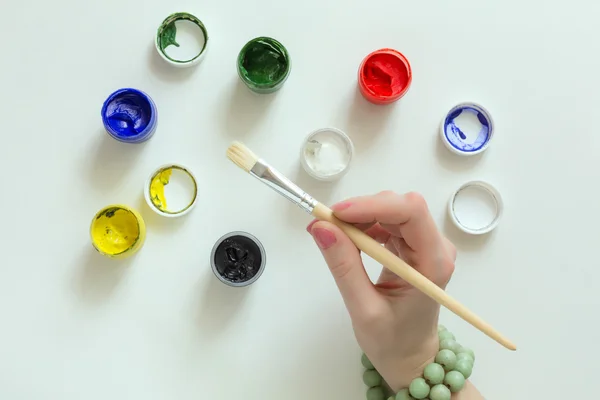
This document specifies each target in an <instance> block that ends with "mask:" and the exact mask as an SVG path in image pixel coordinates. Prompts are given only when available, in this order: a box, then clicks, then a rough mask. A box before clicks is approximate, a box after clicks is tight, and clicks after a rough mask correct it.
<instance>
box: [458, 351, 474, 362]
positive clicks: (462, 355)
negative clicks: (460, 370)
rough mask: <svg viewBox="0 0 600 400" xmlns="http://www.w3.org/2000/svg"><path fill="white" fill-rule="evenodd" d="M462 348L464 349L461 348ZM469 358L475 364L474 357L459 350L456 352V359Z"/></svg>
mask: <svg viewBox="0 0 600 400" xmlns="http://www.w3.org/2000/svg"><path fill="white" fill-rule="evenodd" d="M463 350H464V349H463ZM461 360H469V361H470V362H471V364H475V359H474V358H473V356H471V355H470V354H469V353H463V352H462V351H461V350H459V351H458V353H457V354H456V361H457V362H458V361H461Z"/></svg>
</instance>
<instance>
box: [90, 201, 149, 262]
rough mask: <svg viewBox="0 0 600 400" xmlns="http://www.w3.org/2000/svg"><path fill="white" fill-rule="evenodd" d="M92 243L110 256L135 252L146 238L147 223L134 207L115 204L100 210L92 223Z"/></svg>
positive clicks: (127, 254)
mask: <svg viewBox="0 0 600 400" xmlns="http://www.w3.org/2000/svg"><path fill="white" fill-rule="evenodd" d="M90 237H91V239H92V245H93V246H94V248H95V249H96V250H98V252H99V253H100V254H103V255H105V256H107V257H109V258H126V257H129V256H131V255H133V254H135V253H136V252H137V251H138V250H139V249H140V248H141V247H142V245H143V244H144V240H145V239H146V224H144V220H143V219H142V216H141V215H140V214H139V213H138V212H137V211H135V210H134V209H132V208H129V207H127V206H125V205H122V204H113V205H110V206H107V207H104V208H103V209H102V210H100V211H98V212H97V213H96V215H95V216H94V219H92V223H91V225H90Z"/></svg>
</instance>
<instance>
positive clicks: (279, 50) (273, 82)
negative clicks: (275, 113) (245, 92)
mask: <svg viewBox="0 0 600 400" xmlns="http://www.w3.org/2000/svg"><path fill="white" fill-rule="evenodd" d="M291 70H292V60H291V59H290V56H289V54H288V51H287V49H286V48H285V47H284V46H283V45H282V44H281V43H279V42H278V41H277V40H275V39H273V38H270V37H258V38H256V39H252V40H251V41H249V42H248V43H246V45H245V46H244V47H243V48H242V50H241V51H240V54H239V55H238V59H237V71H238V75H239V77H240V79H241V80H242V82H244V84H245V85H246V86H248V88H249V89H250V90H252V91H253V92H256V93H262V94H265V93H272V92H275V91H277V90H279V89H280V88H281V87H282V86H283V84H284V83H285V81H286V80H287V78H288V76H289V75H290V71H291Z"/></svg>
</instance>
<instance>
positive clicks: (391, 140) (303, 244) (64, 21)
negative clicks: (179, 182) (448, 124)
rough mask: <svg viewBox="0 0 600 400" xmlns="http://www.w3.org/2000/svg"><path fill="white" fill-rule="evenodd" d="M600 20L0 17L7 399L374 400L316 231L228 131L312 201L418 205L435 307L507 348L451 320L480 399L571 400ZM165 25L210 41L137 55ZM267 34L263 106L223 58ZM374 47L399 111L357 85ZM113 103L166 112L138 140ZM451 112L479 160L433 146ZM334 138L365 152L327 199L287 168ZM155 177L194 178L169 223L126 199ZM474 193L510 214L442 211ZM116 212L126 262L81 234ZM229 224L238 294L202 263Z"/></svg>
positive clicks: (187, 1) (368, 10)
mask: <svg viewBox="0 0 600 400" xmlns="http://www.w3.org/2000/svg"><path fill="white" fill-rule="evenodd" d="M599 4H600V3H598V2H595V1H582V0H575V1H561V2H558V1H547V2H541V1H517V0H505V1H495V2H493V4H492V2H481V1H476V0H470V1H467V0H460V1H459V0H455V1H451V2H448V1H446V2H442V1H439V2H434V1H411V2H408V1H399V0H379V1H377V2H375V1H360V2H359V1H354V2H350V1H347V0H336V1H327V2H324V1H320V0H319V1H318V0H304V1H300V2H288V1H279V2H278V1H273V0H264V1H262V2H254V1H241V0H238V1H235V2H233V1H205V2H199V1H191V0H180V1H176V2H167V1H158V0H118V1H117V0H105V1H101V2H100V1H97V2H90V1H79V0H56V1H41V0H38V1H29V0H18V1H17V0H2V3H1V5H0V15H1V16H2V20H1V22H0V26H1V27H0V33H1V37H2V46H1V51H2V55H1V56H0V57H1V66H0V96H1V97H0V99H1V104H0V123H1V125H0V135H1V138H2V146H1V153H0V160H1V161H0V162H1V163H2V164H1V165H2V177H3V179H2V182H3V187H2V200H1V201H2V203H1V207H2V210H3V214H2V219H1V221H2V225H1V226H2V229H1V231H0V232H1V241H0V243H2V252H1V260H0V398H1V399H7V400H21V399H28V400H29V399H33V400H37V399H63V400H75V399H84V398H85V399H87V400H96V399H98V400H100V399H106V398H112V399H132V400H134V399H140V400H141V399H143V400H162V399H165V400H166V399H179V400H187V399H217V400H218V399H236V398H244V399H286V400H295V399H297V400H300V399H357V400H359V399H363V398H364V390H365V389H364V387H363V385H362V382H361V373H362V370H361V367H360V362H359V355H360V351H359V349H358V347H357V345H356V343H355V340H354V337H353V333H352V330H351V325H350V323H349V320H348V317H347V315H346V313H345V309H344V307H343V304H342V301H341V299H340V296H339V294H338V293H337V291H336V287H335V285H334V282H333V280H332V279H331V277H330V275H329V272H328V270H327V268H326V266H325V264H324V262H323V261H322V259H321V257H320V254H319V252H318V250H317V249H316V247H315V246H314V244H313V243H312V240H311V238H310V237H309V236H308V235H307V233H306V232H305V231H304V228H305V226H306V224H307V223H308V222H309V218H308V216H306V215H303V214H302V212H301V211H300V210H297V209H296V208H294V207H293V206H292V205H291V204H288V203H287V202H286V201H285V200H283V199H282V198H280V197H278V196H277V195H276V194H274V193H272V192H271V191H270V190H269V189H267V188H266V187H263V186H261V185H260V184H259V183H258V182H256V181H255V180H253V179H252V178H250V177H249V176H247V175H244V173H243V172H241V171H240V170H238V169H237V168H236V167H235V166H234V165H233V164H231V163H230V162H229V161H228V160H227V159H226V158H225V149H226V148H227V146H228V145H229V143H230V142H231V141H232V140H234V139H241V140H243V141H245V142H246V143H247V144H248V145H249V146H250V147H251V148H252V149H253V150H255V151H256V152H257V153H258V154H260V155H262V156H263V157H265V158H266V159H268V160H269V161H270V162H271V163H272V164H274V165H275V166H277V167H278V168H279V169H280V170H281V171H282V172H283V173H285V174H287V175H288V176H289V177H291V178H293V179H294V180H297V182H298V183H299V184H300V185H301V186H303V187H304V188H305V189H306V190H308V191H309V192H311V193H312V194H313V195H315V196H316V197H317V198H318V199H320V200H321V201H323V202H326V203H332V202H334V201H337V200H341V199H343V198H345V197H348V196H352V195H359V194H371V193H375V192H378V191H380V190H383V189H392V190H395V191H398V192H405V191H409V190H417V191H420V192H422V193H423V194H424V195H425V196H426V198H427V200H428V202H429V205H430V208H431V211H432V213H433V214H434V216H435V218H436V219H437V221H438V222H439V227H440V229H442V230H443V231H444V232H445V233H446V234H447V235H448V236H449V238H450V239H451V240H453V241H454V242H455V243H456V246H457V248H458V250H459V253H458V260H457V271H456V273H455V275H454V278H453V280H452V282H451V284H450V287H449V291H450V292H451V294H452V295H455V296H456V297H457V298H458V299H459V300H461V301H462V302H464V303H465V304H466V305H467V306H469V307H470V308H472V309H473V310H474V311H475V312H477V313H478V314H480V315H481V316H482V317H484V318H485V319H486V320H488V321H489V322H491V323H492V324H493V325H494V326H495V327H497V328H498V329H499V330H500V331H502V332H503V333H504V334H506V335H507V336H508V337H510V338H511V339H512V340H514V341H515V342H516V343H517V345H518V346H519V350H518V351H517V352H516V353H512V352H509V351H507V350H505V349H503V348H502V347H500V346H499V345H497V344H496V343H495V342H493V341H491V340H489V339H487V337H485V336H483V335H482V334H480V333H479V332H478V331H476V330H475V329H474V328H471V327H469V326H467V325H466V324H465V323H463V322H462V321H461V320H459V319H458V318H457V317H454V316H453V315H451V314H450V313H448V312H444V313H443V315H442V322H443V323H444V324H446V325H447V326H448V327H449V328H450V329H451V330H453V331H454V332H455V333H456V334H457V337H458V338H459V340H462V341H463V342H464V343H467V344H468V345H469V346H470V347H473V348H474V349H475V350H476V353H477V365H476V369H475V372H474V375H473V379H472V380H473V381H474V382H475V384H476V385H477V386H478V387H479V388H480V390H481V391H482V392H483V394H484V395H485V396H486V398H488V399H533V398H536V399H542V398H544V399H562V398H567V397H568V398H587V396H586V393H588V391H590V390H591V389H592V388H593V385H597V361H598V357H599V355H600V354H599V351H598V346H597V343H598V329H599V326H598V318H599V317H598V310H597V308H598V305H599V303H600V296H599V295H598V292H599V290H600V288H599V284H598V279H599V278H600V269H599V268H598V257H597V254H598V251H597V249H598V240H599V236H598V233H597V227H598V224H599V222H600V203H599V200H598V182H600V158H599V157H598V152H599V151H600V134H599V132H598V130H597V124H596V123H595V120H594V118H597V117H598V109H599V106H600V101H599V100H598V96H597V93H598V91H599V90H600V79H599V77H598V74H599V73H600V56H599V54H600V45H599V42H598V40H599V38H600V25H599V24H598V22H597V18H598V15H599V13H600V5H599ZM175 11H188V12H191V13H193V14H195V15H197V16H198V17H199V18H200V19H201V20H202V21H204V22H205V23H206V25H207V28H208V31H209V36H210V44H209V46H210V48H209V50H208V54H207V55H206V58H205V59H204V61H203V62H202V64H200V65H199V66H198V68H196V69H192V70H175V69H172V68H171V67H170V66H168V65H167V64H166V63H165V62H164V61H163V60H161V59H160V58H159V57H158V55H157V54H156V53H155V49H154V48H153V38H154V33H155V31H156V28H157V27H158V25H159V24H160V22H161V21H162V20H163V19H164V18H165V17H166V16H167V15H168V14H170V13H172V12H175ZM260 35H269V36H273V37H275V38H276V39H278V40H280V41H281V42H282V43H283V44H284V45H285V46H286V47H287V48H288V50H289V52H290V54H291V57H292V59H293V69H292V73H291V75H290V78H289V80H288V81H287V83H286V84H285V86H284V87H283V89H282V90H281V91H280V92H278V93H276V94H275V95H270V96H257V95H253V94H252V93H250V92H249V91H248V90H247V89H246V88H245V87H244V86H243V85H242V84H241V83H240V82H239V79H238V77H237V74H236V70H235V61H236V56H237V54H238V52H239V50H240V49H241V47H242V46H243V45H244V44H245V43H246V41H248V40H249V39H251V38H253V37H256V36H260ZM382 47H393V48H396V49H398V50H400V51H401V52H403V53H404V54H405V55H406V56H407V57H408V58H409V60H410V62H411V64H412V67H413V72H414V79H413V85H412V87H411V89H410V91H409V92H408V94H407V95H406V96H405V97H404V98H403V99H402V100H401V101H400V102H398V103H396V104H394V105H392V106H389V107H382V106H374V105H371V104H368V103H367V102H366V101H364V100H363V99H362V98H361V96H360V94H358V92H357V89H356V74H357V68H358V65H359V63H360V62H361V60H362V58H363V57H364V56H365V55H366V54H368V53H369V52H371V51H373V50H376V49H378V48H382ZM121 87H135V88H138V89H141V90H144V91H146V92H147V93H148V94H149V95H150V96H151V97H152V98H153V99H154V100H155V102H156V104H157V106H158V110H159V122H158V131H157V132H156V134H155V136H154V137H153V138H152V139H151V140H150V141H149V142H146V143H145V144H141V145H124V144H121V143H118V142H116V141H114V140H113V139H111V138H110V137H109V136H108V135H106V134H105V132H104V130H103V126H102V123H101V119H100V108H101V106H102V103H103V101H104V100H105V98H106V97H107V96H108V95H109V94H110V93H111V92H112V91H114V90H116V89H119V88H121ZM461 101H478V102H480V103H481V104H483V105H484V106H486V107H487V108H488V109H489V110H490V112H491V113H492V115H493V117H494V118H495V121H496V123H497V130H496V135H495V137H494V140H493V143H492V145H491V147H490V148H489V149H488V150H487V151H486V152H485V153H484V154H483V156H482V157H479V158H475V159H462V158H458V157H456V156H454V155H452V154H450V153H449V152H448V151H447V150H446V149H445V148H444V147H443V146H442V144H441V143H440V142H439V140H438V125H439V122H440V120H441V118H442V117H443V115H444V113H445V112H446V111H447V110H448V109H449V108H450V107H452V106H453V105H454V104H456V103H458V102H461ZM326 126H335V127H338V128H340V129H342V130H344V131H346V132H347V133H348V135H349V136H350V137H351V138H352V140H353V141H354V144H355V147H356V153H355V159H354V161H353V165H352V166H351V170H350V172H349V173H348V175H346V176H345V177H344V178H343V179H342V180H341V181H340V182H338V183H337V184H334V185H326V184H317V183H314V182H313V181H311V180H310V178H308V177H307V176H306V175H305V174H304V173H303V172H301V170H300V164H299V160H298V154H299V147H300V144H301V142H302V139H303V138H304V137H305V136H306V135H307V134H308V133H309V132H310V131H312V130H314V129H316V128H321V127H326ZM166 162H177V163H181V164H184V165H187V166H188V167H190V168H191V169H192V170H193V171H194V173H195V174H196V175H197V177H198V179H199V181H200V195H201V196H202V197H201V199H200V202H199V204H198V206H197V208H196V209H195V210H194V211H193V212H192V213H191V214H189V215H188V216H186V217H184V218H183V219H180V220H167V219H163V218H161V217H158V216H157V215H154V214H153V213H152V212H151V211H150V210H149V209H148V208H147V207H146V205H145V204H144V202H143V198H142V186H143V182H144V181H145V179H146V178H147V176H148V175H149V174H150V173H151V171H152V170H153V169H154V168H155V167H157V166H159V165H161V164H164V163H166ZM471 179H484V180H488V181H489V182H491V183H492V184H494V185H495V186H496V187H497V188H498V189H499V190H500V191H501V193H502V195H503V197H504V200H505V204H506V209H505V211H506V213H505V218H504V219H503V220H502V221H501V223H500V225H499V226H498V228H497V230H496V231H495V232H493V234H491V235H489V236H486V237H468V236H465V235H462V234H460V233H458V232H457V231H456V230H455V229H453V228H452V226H450V225H449V223H448V221H447V219H446V214H445V210H446V204H447V200H448V197H449V196H450V194H451V193H452V191H453V190H455V189H456V188H457V187H458V186H460V185H461V184H462V183H464V182H466V181H467V180H471ZM111 203H126V204H129V205H132V206H134V207H136V208H138V209H139V210H140V211H141V212H142V214H143V216H144V218H145V219H146V222H147V226H148V237H147V241H146V244H145V245H144V247H143V249H142V250H141V251H140V253H138V255H137V256H136V257H134V258H133V259H130V260H126V261H124V262H113V261H111V260H107V259H105V258H103V257H101V256H100V255H98V254H96V253H95V252H94V250H93V249H92V246H91V244H90V241H89V236H88V229H89V223H90V221H91V218H92V216H93V215H94V213H95V212H96V211H97V210H99V209H100V208H102V207H104V206H106V205H108V204H111ZM232 230H245V231H248V232H250V233H252V234H254V235H256V236H257V237H258V238H259V239H260V240H261V241H262V243H263V244H264V246H265V248H266V250H267V257H268V261H267V269H266V272H265V273H264V275H263V276H262V277H261V278H260V280H259V281H258V282H257V283H256V284H255V285H254V286H252V287H251V288H250V290H239V289H231V288H228V287H225V286H223V285H222V284H220V283H219V282H218V281H217V280H216V279H215V278H214V277H213V276H212V272H211V270H210V267H209V253H210V250H211V247H212V245H213V244H214V242H215V241H216V239H217V238H218V237H220V236H221V235H222V234H224V233H227V232H229V231H232ZM367 265H368V268H369V272H370V273H371V274H372V275H376V274H377V272H378V271H377V266H376V265H374V264H373V263H372V262H370V261H369V262H367ZM594 371H596V372H594Z"/></svg>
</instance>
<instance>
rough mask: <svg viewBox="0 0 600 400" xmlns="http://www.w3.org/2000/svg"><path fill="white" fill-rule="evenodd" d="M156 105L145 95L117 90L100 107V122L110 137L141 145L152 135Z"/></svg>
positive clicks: (140, 92) (136, 91)
mask: <svg viewBox="0 0 600 400" xmlns="http://www.w3.org/2000/svg"><path fill="white" fill-rule="evenodd" d="M157 114H158V113H157V111H156V105H155V104H154V101H152V99H151V98H150V96H148V95H147V94H146V93H144V92H142V91H140V90H136V89H129V88H126V89H119V90H117V91H116V92H114V93H113V94H111V95H110V96H109V97H108V99H106V101H105V102H104V105H103V106H102V122H103V123H104V128H105V129H106V131H107V132H108V134H109V135H110V136H112V137H113V138H115V139H116V140H119V141H121V142H125V143H141V142H144V141H146V140H148V139H150V137H152V135H153V134H154V131H155V130H156V119H157Z"/></svg>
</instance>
